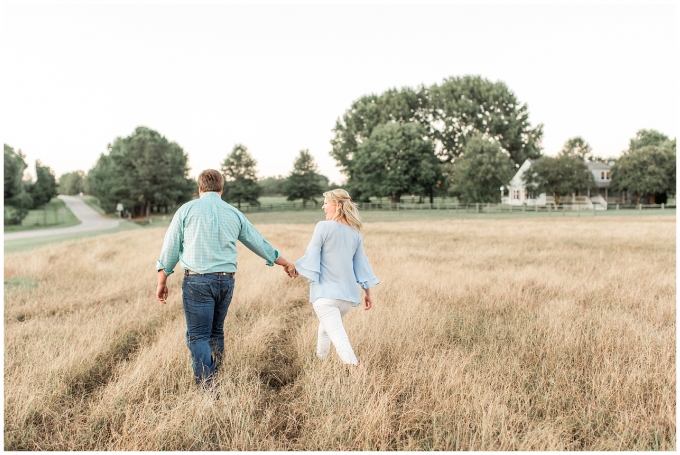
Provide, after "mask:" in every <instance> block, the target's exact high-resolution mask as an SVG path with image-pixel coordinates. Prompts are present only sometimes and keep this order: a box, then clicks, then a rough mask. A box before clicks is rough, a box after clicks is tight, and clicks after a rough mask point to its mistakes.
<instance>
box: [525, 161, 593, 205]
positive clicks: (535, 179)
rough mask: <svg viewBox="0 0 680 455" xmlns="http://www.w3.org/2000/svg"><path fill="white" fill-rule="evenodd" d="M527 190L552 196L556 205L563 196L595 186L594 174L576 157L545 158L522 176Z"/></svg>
mask: <svg viewBox="0 0 680 455" xmlns="http://www.w3.org/2000/svg"><path fill="white" fill-rule="evenodd" d="M522 178H523V180H524V183H525V184H526V186H527V188H533V190H534V191H535V192H537V193H546V194H552V196H553V198H554V200H555V205H558V204H559V200H560V197H561V196H566V195H569V194H572V193H576V192H579V191H583V190H587V189H588V188H590V187H592V186H593V185H594V179H593V174H592V173H591V172H590V171H589V170H588V166H586V164H585V163H584V162H583V160H582V159H581V158H579V157H578V156H575V155H559V156H557V157H556V158H553V157H549V156H544V157H543V158H541V159H540V160H537V161H535V162H533V163H532V164H531V167H530V168H529V170H528V171H527V172H525V173H524V175H523V176H522Z"/></svg>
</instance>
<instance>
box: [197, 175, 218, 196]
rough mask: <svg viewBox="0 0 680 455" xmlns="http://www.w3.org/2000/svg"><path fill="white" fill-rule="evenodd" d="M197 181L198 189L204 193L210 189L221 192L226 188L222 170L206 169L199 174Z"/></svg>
mask: <svg viewBox="0 0 680 455" xmlns="http://www.w3.org/2000/svg"><path fill="white" fill-rule="evenodd" d="M196 183H198V190H199V191H202V192H203V193H207V192H208V191H215V192H220V191H222V188H224V177H222V174H221V173H220V171H216V170H215V169H206V170H205V171H203V172H201V175H199V176H198V180H197V181H196Z"/></svg>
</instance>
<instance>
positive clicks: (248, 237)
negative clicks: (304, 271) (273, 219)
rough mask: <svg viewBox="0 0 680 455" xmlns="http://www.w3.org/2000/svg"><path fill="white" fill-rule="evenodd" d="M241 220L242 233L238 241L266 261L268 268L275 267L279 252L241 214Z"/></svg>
mask: <svg viewBox="0 0 680 455" xmlns="http://www.w3.org/2000/svg"><path fill="white" fill-rule="evenodd" d="M239 219H240V220H241V232H240V233H239V236H238V239H239V240H240V241H241V243H243V244H244V245H245V246H246V247H247V248H248V249H249V250H250V251H252V252H253V253H255V254H257V255H258V256H260V257H261V258H262V259H264V260H265V263H266V264H267V265H268V266H270V267H271V266H273V265H274V261H276V260H277V259H278V258H279V256H280V255H281V254H280V253H279V250H277V249H276V248H274V247H273V246H272V245H271V244H270V243H269V242H268V241H267V240H266V239H265V238H264V237H262V234H260V233H259V232H258V231H257V229H255V226H253V225H252V224H251V223H250V221H248V219H247V218H246V217H245V216H244V215H243V214H242V213H240V212H239Z"/></svg>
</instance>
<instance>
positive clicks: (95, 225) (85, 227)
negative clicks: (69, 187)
mask: <svg viewBox="0 0 680 455" xmlns="http://www.w3.org/2000/svg"><path fill="white" fill-rule="evenodd" d="M59 199H61V200H62V201H64V203H65V204H66V206H67V207H68V208H69V209H70V210H71V211H72V212H73V214H74V215H75V216H76V218H78V219H79V220H80V221H81V224H79V225H77V226H68V227H63V228H52V229H39V230H35V231H23V232H11V233H9V234H5V242H6V241H8V240H19V239H31V238H35V237H46V236H51V235H63V234H78V233H80V232H90V231H104V230H107V229H113V228H116V227H118V224H119V223H120V221H118V220H112V219H109V218H104V217H103V216H101V215H100V214H99V213H97V212H95V211H94V210H93V209H92V208H91V207H90V206H89V205H87V204H86V203H85V202H84V201H83V200H82V199H80V198H79V197H77V196H63V195H62V196H59Z"/></svg>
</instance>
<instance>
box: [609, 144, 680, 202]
mask: <svg viewBox="0 0 680 455" xmlns="http://www.w3.org/2000/svg"><path fill="white" fill-rule="evenodd" d="M631 147H633V148H632V149H631V150H629V151H628V152H627V153H625V154H623V155H622V156H621V158H619V160H618V161H617V162H616V164H615V165H614V166H613V167H612V171H611V173H612V174H611V177H612V183H611V186H612V188H613V189H615V190H618V191H629V192H631V193H632V194H633V196H634V197H635V199H636V204H637V205H640V200H641V199H642V197H643V196H647V197H648V198H649V202H650V203H651V204H654V202H655V200H656V199H657V198H658V197H659V196H661V197H665V195H666V193H670V194H675V191H676V183H675V178H676V170H675V159H676V146H675V141H668V140H666V142H665V143H663V145H644V146H641V147H638V146H637V144H636V143H634V142H633V141H632V140H631Z"/></svg>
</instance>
